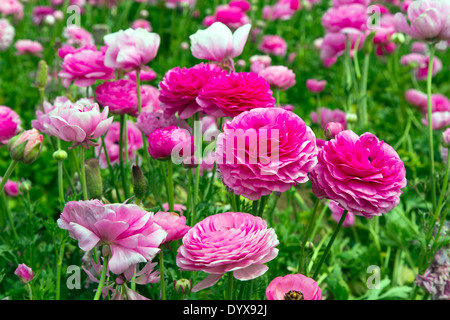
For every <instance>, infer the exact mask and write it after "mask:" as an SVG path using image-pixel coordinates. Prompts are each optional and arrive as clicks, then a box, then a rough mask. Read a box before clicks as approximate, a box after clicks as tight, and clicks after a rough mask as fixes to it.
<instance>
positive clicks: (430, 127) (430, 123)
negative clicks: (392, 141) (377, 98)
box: [427, 45, 436, 212]
mask: <svg viewBox="0 0 450 320" xmlns="http://www.w3.org/2000/svg"><path fill="white" fill-rule="evenodd" d="M434 53H435V47H434V45H432V46H430V59H429V61H428V63H429V65H428V75H427V106H428V142H429V149H430V150H429V151H430V175H431V186H432V201H433V212H435V210H436V182H435V176H434V175H435V169H434V144H433V121H432V104H431V84H432V83H431V82H432V79H433V75H432V73H433V60H434Z"/></svg>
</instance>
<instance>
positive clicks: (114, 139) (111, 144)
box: [95, 121, 143, 169]
mask: <svg viewBox="0 0 450 320" xmlns="http://www.w3.org/2000/svg"><path fill="white" fill-rule="evenodd" d="M127 138H128V159H130V160H132V159H134V157H135V152H136V151H137V150H139V149H140V148H142V146H143V141H142V134H141V131H140V130H139V129H138V127H137V126H136V125H135V124H134V122H132V121H127ZM119 139H120V122H117V121H116V122H113V123H112V124H111V127H110V128H109V130H108V132H107V133H106V135H105V146H106V150H107V151H108V156H109V160H110V162H111V164H118V163H119V157H120V148H119ZM95 152H96V154H97V155H99V154H100V158H99V163H100V167H101V168H103V169H105V168H107V167H108V162H107V160H106V155H105V153H104V149H103V146H102V145H99V146H97V147H95ZM122 154H123V155H122V157H123V159H125V152H124V151H122Z"/></svg>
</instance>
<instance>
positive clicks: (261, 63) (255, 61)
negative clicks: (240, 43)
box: [250, 55, 272, 73]
mask: <svg viewBox="0 0 450 320" xmlns="http://www.w3.org/2000/svg"><path fill="white" fill-rule="evenodd" d="M271 63H272V58H271V57H270V56H268V55H254V56H251V57H250V71H251V72H254V73H259V72H260V71H262V70H263V69H264V68H267V67H268V66H270V64H271Z"/></svg>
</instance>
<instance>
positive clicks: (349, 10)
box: [322, 3, 368, 33]
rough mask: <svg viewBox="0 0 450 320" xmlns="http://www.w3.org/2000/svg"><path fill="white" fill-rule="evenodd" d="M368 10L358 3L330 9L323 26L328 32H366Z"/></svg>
mask: <svg viewBox="0 0 450 320" xmlns="http://www.w3.org/2000/svg"><path fill="white" fill-rule="evenodd" d="M367 20H368V15H367V8H366V6H363V5H361V4H358V3H353V4H349V5H342V6H339V7H331V8H329V9H328V10H327V11H326V12H325V13H324V15H323V16H322V25H323V27H324V28H325V30H326V32H333V33H335V32H341V31H348V30H349V29H352V30H357V31H365V30H366V29H367Z"/></svg>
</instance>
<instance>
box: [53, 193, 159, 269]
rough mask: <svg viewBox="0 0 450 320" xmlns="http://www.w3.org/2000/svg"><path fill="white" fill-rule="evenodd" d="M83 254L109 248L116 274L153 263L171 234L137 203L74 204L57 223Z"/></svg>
mask: <svg viewBox="0 0 450 320" xmlns="http://www.w3.org/2000/svg"><path fill="white" fill-rule="evenodd" d="M57 223H58V226H59V227H60V228H61V229H64V230H68V231H69V235H70V237H71V238H73V239H75V240H77V241H78V246H79V247H80V248H81V249H82V250H83V251H89V250H92V249H94V248H95V247H97V246H102V245H103V246H109V249H110V252H111V255H110V259H109V261H108V267H109V270H110V271H111V272H113V273H115V274H121V273H123V272H125V271H126V270H127V269H128V268H129V267H130V266H132V265H136V264H138V263H141V262H148V261H151V260H152V259H153V258H154V257H155V256H156V254H158V253H159V251H160V249H159V246H160V245H161V243H162V242H163V241H164V239H165V237H166V235H167V233H166V232H165V231H164V230H163V229H162V228H161V227H160V226H159V225H157V224H156V223H155V221H154V215H153V213H152V212H148V211H145V210H143V209H142V208H140V207H139V206H137V205H134V204H119V203H115V204H103V203H102V202H101V201H99V200H88V201H70V202H68V203H66V205H65V206H64V210H63V212H62V213H61V216H60V218H59V219H58V221H57Z"/></svg>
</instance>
